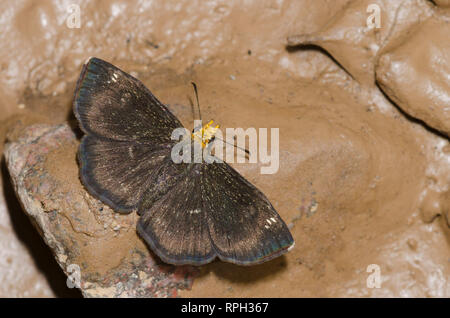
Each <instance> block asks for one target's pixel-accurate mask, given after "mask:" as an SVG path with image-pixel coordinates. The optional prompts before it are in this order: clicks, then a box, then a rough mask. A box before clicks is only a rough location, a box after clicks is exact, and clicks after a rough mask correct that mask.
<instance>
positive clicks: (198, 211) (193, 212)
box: [189, 208, 201, 214]
mask: <svg viewBox="0 0 450 318" xmlns="http://www.w3.org/2000/svg"><path fill="white" fill-rule="evenodd" d="M200 211H201V210H200V209H199V208H196V209H194V210H190V211H189V214H198V213H200Z"/></svg>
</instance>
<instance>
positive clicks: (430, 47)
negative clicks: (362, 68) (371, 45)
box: [376, 13, 450, 136]
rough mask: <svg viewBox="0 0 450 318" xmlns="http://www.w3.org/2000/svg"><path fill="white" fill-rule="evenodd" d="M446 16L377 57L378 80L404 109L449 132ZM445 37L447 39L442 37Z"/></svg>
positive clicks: (449, 68) (449, 56)
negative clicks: (378, 58)
mask: <svg viewBox="0 0 450 318" xmlns="http://www.w3.org/2000/svg"><path fill="white" fill-rule="evenodd" d="M449 34H450V23H449V17H448V16H447V17H445V16H441V15H440V14H438V13H436V14H435V16H434V17H433V18H432V19H428V20H427V21H425V22H423V23H422V24H421V25H420V27H418V28H415V29H413V30H411V31H410V32H409V33H408V34H406V35H405V38H404V39H403V42H401V43H399V45H397V46H395V47H393V48H392V49H391V50H389V51H387V52H386V53H385V54H383V55H382V56H381V57H380V60H379V63H378V66H377V68H376V75H377V80H378V82H379V83H380V86H381V88H382V89H383V91H384V92H385V93H386V94H387V95H388V96H389V97H390V98H391V99H392V100H393V101H394V102H395V103H396V104H397V105H398V106H399V107H400V108H402V109H403V110H404V111H405V112H406V113H408V114H409V115H411V116H412V117H415V118H417V119H420V120H421V121H423V122H425V123H426V124H427V125H428V126H430V127H432V128H434V129H436V130H439V131H441V132H443V133H445V134H446V135H447V136H450V77H449V76H450V75H449V74H450V41H448V35H449ZM445 37H447V41H442V39H443V38H445ZM424 43H426V45H424Z"/></svg>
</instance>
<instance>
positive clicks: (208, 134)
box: [192, 120, 219, 148]
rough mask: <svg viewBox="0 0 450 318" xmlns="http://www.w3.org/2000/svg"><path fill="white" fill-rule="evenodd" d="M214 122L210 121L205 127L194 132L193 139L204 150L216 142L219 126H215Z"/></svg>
mask: <svg viewBox="0 0 450 318" xmlns="http://www.w3.org/2000/svg"><path fill="white" fill-rule="evenodd" d="M213 123H214V121H213V120H210V121H209V123H207V124H206V125H205V126H203V127H202V128H201V129H195V128H194V130H193V132H192V139H194V140H195V141H197V142H198V143H200V144H201V145H202V148H205V147H206V146H207V145H208V144H209V143H210V142H211V141H213V140H214V135H215V134H216V132H217V130H218V129H219V125H217V126H215V127H214V126H213Z"/></svg>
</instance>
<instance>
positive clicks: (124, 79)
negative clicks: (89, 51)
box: [74, 57, 182, 145]
mask: <svg viewBox="0 0 450 318" xmlns="http://www.w3.org/2000/svg"><path fill="white" fill-rule="evenodd" d="M74 113H75V116H76V117H77V119H78V121H79V123H80V127H81V129H82V130H83V131H84V132H85V133H86V134H90V135H96V136H98V137H104V138H109V139H114V140H121V141H125V140H126V141H140V142H148V143H151V144H152V145H155V144H160V145H162V144H166V143H172V142H173V141H172V140H171V139H170V136H171V133H172V131H173V130H174V129H175V128H177V127H182V125H181V123H180V122H179V120H178V119H177V118H176V117H175V116H174V115H173V114H172V113H171V112H170V111H169V110H168V109H167V107H166V106H164V105H163V104H162V103H161V102H159V101H158V100H157V99H156V97H155V96H153V94H152V93H151V92H150V91H149V90H148V89H147V88H146V87H145V85H144V84H142V83H141V82H140V81H139V80H138V79H136V78H134V77H133V76H131V75H129V74H127V73H125V72H123V71H122V70H120V69H118V68H117V67H115V66H114V65H112V64H110V63H108V62H105V61H103V60H101V59H98V58H95V57H93V58H91V59H90V60H89V61H88V62H87V63H86V64H85V65H84V67H83V70H82V72H81V75H80V78H79V80H78V83H77V88H76V90H75V96H74Z"/></svg>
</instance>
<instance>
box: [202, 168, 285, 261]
mask: <svg viewBox="0 0 450 318" xmlns="http://www.w3.org/2000/svg"><path fill="white" fill-rule="evenodd" d="M203 166H204V173H203V182H202V198H203V205H204V210H205V216H206V220H207V224H208V229H209V234H210V237H211V242H212V245H213V248H214V249H215V251H216V253H217V255H218V257H219V258H220V259H221V260H224V261H228V262H232V263H235V264H240V265H254V264H258V263H262V262H265V261H268V260H271V259H273V258H275V257H278V256H280V255H281V254H283V253H285V252H286V251H287V250H288V249H289V248H290V247H292V246H293V244H294V240H293V238H292V236H291V233H290V232H289V230H288V228H287V226H286V224H285V223H284V221H283V220H282V219H281V217H280V216H279V215H278V213H277V212H276V211H275V209H274V208H273V206H272V204H271V203H270V202H269V200H268V199H267V198H266V197H265V195H264V194H263V193H262V192H261V191H259V190H258V189H257V188H255V187H254V186H253V185H252V184H251V183H250V182H248V181H247V180H246V179H245V178H244V177H242V176H241V175H240V174H239V173H238V172H237V171H236V170H234V169H233V168H232V167H231V166H229V165H228V164H227V163H212V164H204V165H203Z"/></svg>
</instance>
